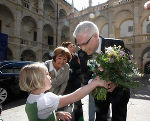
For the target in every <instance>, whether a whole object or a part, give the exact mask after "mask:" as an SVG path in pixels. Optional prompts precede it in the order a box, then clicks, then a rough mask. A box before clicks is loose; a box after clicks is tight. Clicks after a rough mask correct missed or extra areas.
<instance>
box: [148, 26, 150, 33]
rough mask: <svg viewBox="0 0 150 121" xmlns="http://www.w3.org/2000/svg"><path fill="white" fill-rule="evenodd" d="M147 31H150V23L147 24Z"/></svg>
mask: <svg viewBox="0 0 150 121" xmlns="http://www.w3.org/2000/svg"><path fill="white" fill-rule="evenodd" d="M147 33H150V24H148V25H147Z"/></svg>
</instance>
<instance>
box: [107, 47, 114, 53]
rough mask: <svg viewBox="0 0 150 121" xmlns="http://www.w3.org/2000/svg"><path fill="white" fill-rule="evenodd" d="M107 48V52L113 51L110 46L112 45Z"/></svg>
mask: <svg viewBox="0 0 150 121" xmlns="http://www.w3.org/2000/svg"><path fill="white" fill-rule="evenodd" d="M105 49H106V53H109V52H111V51H112V50H113V48H112V47H111V46H110V47H107V48H105Z"/></svg>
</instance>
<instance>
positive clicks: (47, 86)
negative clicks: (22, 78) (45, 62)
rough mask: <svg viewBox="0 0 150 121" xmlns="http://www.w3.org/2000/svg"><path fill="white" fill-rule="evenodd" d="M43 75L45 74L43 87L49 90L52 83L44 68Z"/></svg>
mask: <svg viewBox="0 0 150 121" xmlns="http://www.w3.org/2000/svg"><path fill="white" fill-rule="evenodd" d="M44 75H45V80H44V82H45V87H44V88H45V91H46V90H49V89H50V88H51V87H52V85H51V77H50V75H49V72H48V70H44Z"/></svg>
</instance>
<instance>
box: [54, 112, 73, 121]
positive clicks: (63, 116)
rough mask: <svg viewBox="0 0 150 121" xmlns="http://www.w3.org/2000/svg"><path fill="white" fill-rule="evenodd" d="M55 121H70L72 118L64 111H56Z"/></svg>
mask: <svg viewBox="0 0 150 121" xmlns="http://www.w3.org/2000/svg"><path fill="white" fill-rule="evenodd" d="M56 116H57V121H59V120H63V121H71V119H72V117H71V114H70V113H68V112H64V111H58V112H56Z"/></svg>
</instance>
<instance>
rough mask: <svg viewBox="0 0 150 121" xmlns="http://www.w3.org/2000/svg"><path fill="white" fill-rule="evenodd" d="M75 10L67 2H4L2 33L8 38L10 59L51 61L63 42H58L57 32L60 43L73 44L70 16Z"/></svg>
mask: <svg viewBox="0 0 150 121" xmlns="http://www.w3.org/2000/svg"><path fill="white" fill-rule="evenodd" d="M57 5H58V6H59V7H58V12H57ZM71 10H72V7H71V5H70V4H68V3H67V2H65V1H64V0H59V2H58V4H57V1H56V0H0V32H1V33H4V34H7V35H8V48H7V59H8V60H31V61H45V60H47V59H49V52H51V51H53V49H54V48H55V47H56V46H57V45H58V44H60V42H61V41H58V43H56V33H57V34H58V37H57V39H58V40H62V41H64V40H66V41H67V40H68V41H69V38H70V34H69V33H70V30H69V26H68V23H69V22H68V20H67V19H66V17H67V16H68V15H69V14H70V13H71ZM57 15H58V16H59V21H58V24H57ZM57 27H58V28H57ZM56 28H57V31H58V32H56ZM56 44H57V45H56Z"/></svg>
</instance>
